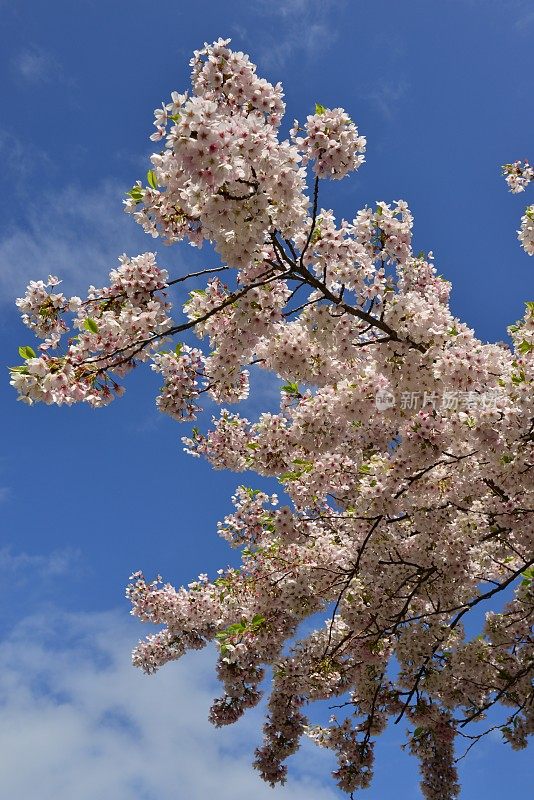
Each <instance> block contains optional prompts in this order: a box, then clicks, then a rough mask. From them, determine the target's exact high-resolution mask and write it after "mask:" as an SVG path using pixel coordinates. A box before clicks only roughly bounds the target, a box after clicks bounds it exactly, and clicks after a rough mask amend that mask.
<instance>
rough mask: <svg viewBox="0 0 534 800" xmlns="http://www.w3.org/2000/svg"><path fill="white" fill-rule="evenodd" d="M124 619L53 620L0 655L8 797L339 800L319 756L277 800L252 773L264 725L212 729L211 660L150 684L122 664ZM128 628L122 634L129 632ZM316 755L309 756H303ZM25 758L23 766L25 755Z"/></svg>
mask: <svg viewBox="0 0 534 800" xmlns="http://www.w3.org/2000/svg"><path fill="white" fill-rule="evenodd" d="M127 622H128V620H127V618H126V619H125V618H124V617H123V616H122V615H121V614H119V613H99V614H97V613H92V614H61V613H59V612H58V613H55V614H50V613H48V614H47V616H46V618H45V617H44V616H43V617H34V618H30V619H26V620H25V621H23V622H21V623H20V624H19V625H18V626H17V627H16V629H15V630H14V631H13V633H12V635H11V636H10V637H9V638H7V639H6V640H5V641H4V642H3V643H2V645H0V704H1V705H2V715H1V721H0V748H1V749H2V755H3V767H2V785H3V792H4V793H5V796H6V797H12V796H13V797H24V798H25V800H72V798H73V797H75V798H76V800H95V798H100V797H101V798H106V800H107V798H110V800H111V798H113V800H132V797H135V798H137V800H154V798H158V800H177V799H178V798H187V800H206V798H209V797H216V798H217V800H236V798H239V800H241V798H248V797H254V798H255V800H275V798H276V799H277V800H278V798H279V800H334V799H335V798H336V797H337V796H338V795H337V793H336V792H335V791H334V790H331V789H330V788H328V787H325V786H324V785H322V784H321V782H320V781H319V778H318V774H319V773H318V772H317V770H321V773H322V774H323V775H324V774H327V772H328V763H326V764H325V759H324V758H323V755H324V754H323V752H322V751H316V749H315V748H313V757H311V755H310V750H309V749H306V751H305V753H304V755H303V759H304V760H303V761H302V760H301V761H300V766H301V768H302V767H305V769H306V772H307V773H308V777H307V778H304V777H302V776H301V774H300V771H299V770H298V764H299V759H298V757H297V759H296V762H297V764H296V766H297V771H296V777H294V778H293V779H290V780H289V782H288V784H287V786H286V787H283V788H279V789H276V790H275V791H273V790H272V789H270V788H269V787H268V786H266V785H265V784H263V783H261V781H260V779H259V777H258V776H257V775H256V773H254V771H253V770H252V768H251V766H250V760H251V758H252V751H253V749H254V743H255V742H257V741H258V736H259V728H260V724H261V721H260V719H259V716H260V715H259V713H258V712H257V711H253V712H251V713H250V714H249V715H248V717H245V719H244V720H242V721H241V722H240V723H239V724H238V725H235V726H230V727H229V728H224V729H221V730H215V729H214V728H212V727H211V726H210V725H209V723H208V721H207V713H208V707H209V704H210V701H211V698H212V697H213V696H214V694H216V693H217V688H218V687H217V686H216V685H214V680H213V677H212V674H213V660H214V659H213V656H214V654H213V653H212V652H210V651H205V652H204V653H193V654H191V655H190V656H187V657H185V658H184V659H183V660H182V661H181V662H179V663H178V664H170V665H167V667H166V668H164V669H163V670H162V671H161V672H160V673H158V674H157V675H155V676H152V677H150V678H148V677H146V676H144V675H142V674H140V673H139V672H138V671H137V670H135V669H134V668H133V667H132V666H131V665H130V661H129V650H130V649H131V647H132V645H133V644H134V639H135V632H134V630H135V628H134V624H133V623H132V626H129V625H128V624H127ZM125 623H126V624H125ZM310 747H311V746H310ZM29 753H30V754H31V757H28V754H29Z"/></svg>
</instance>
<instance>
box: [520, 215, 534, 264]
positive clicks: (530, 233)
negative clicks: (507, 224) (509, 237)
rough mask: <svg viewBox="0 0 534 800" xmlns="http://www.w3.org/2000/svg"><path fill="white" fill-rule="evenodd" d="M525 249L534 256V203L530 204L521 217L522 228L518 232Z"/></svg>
mask: <svg viewBox="0 0 534 800" xmlns="http://www.w3.org/2000/svg"><path fill="white" fill-rule="evenodd" d="M517 238H518V239H519V241H520V242H521V245H522V247H523V249H524V251H525V252H526V253H527V254H528V255H529V256H534V205H531V206H528V208H527V209H526V211H525V213H524V214H523V216H522V217H521V229H520V230H519V231H518V232H517Z"/></svg>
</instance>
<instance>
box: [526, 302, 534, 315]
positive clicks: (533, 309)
mask: <svg viewBox="0 0 534 800" xmlns="http://www.w3.org/2000/svg"><path fill="white" fill-rule="evenodd" d="M525 305H526V307H527V311H530V313H531V314H532V315H533V316H534V300H527V302H526V303H525Z"/></svg>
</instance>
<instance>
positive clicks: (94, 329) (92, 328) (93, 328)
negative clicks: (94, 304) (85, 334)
mask: <svg viewBox="0 0 534 800" xmlns="http://www.w3.org/2000/svg"><path fill="white" fill-rule="evenodd" d="M83 327H84V328H85V330H86V331H89V332H90V333H98V325H97V324H96V322H95V321H94V319H91V317H87V319H84V321H83Z"/></svg>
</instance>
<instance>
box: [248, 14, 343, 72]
mask: <svg viewBox="0 0 534 800" xmlns="http://www.w3.org/2000/svg"><path fill="white" fill-rule="evenodd" d="M344 5H345V0H282V1H281V2H279V3H273V2H271V0H260V1H259V2H258V3H256V4H255V5H254V6H253V8H251V10H253V11H255V12H256V13H257V14H258V15H259V16H260V17H263V20H264V23H265V22H267V23H271V24H272V30H270V29H269V27H267V28H265V27H264V31H263V36H262V45H261V46H260V47H259V59H258V60H259V61H260V63H261V64H262V66H264V67H268V68H271V69H280V68H281V67H284V66H285V65H286V63H287V62H288V61H289V59H290V58H291V57H292V56H295V55H300V56H304V57H309V56H312V55H313V54H314V53H317V50H318V48H321V49H322V50H324V49H325V48H326V47H328V46H330V45H331V44H332V43H333V42H334V41H335V40H336V38H337V30H336V28H337V26H336V15H337V12H338V11H339V10H340V9H341V8H342V7H343V6H344ZM236 33H238V35H240V37H241V38H242V39H244V40H245V41H247V40H248V39H250V38H251V37H250V36H249V35H248V32H247V31H246V30H245V29H244V28H242V27H241V26H239V27H238V28H237V29H236ZM251 44H254V46H255V45H256V42H255V41H254V42H253V43H252V42H251Z"/></svg>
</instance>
